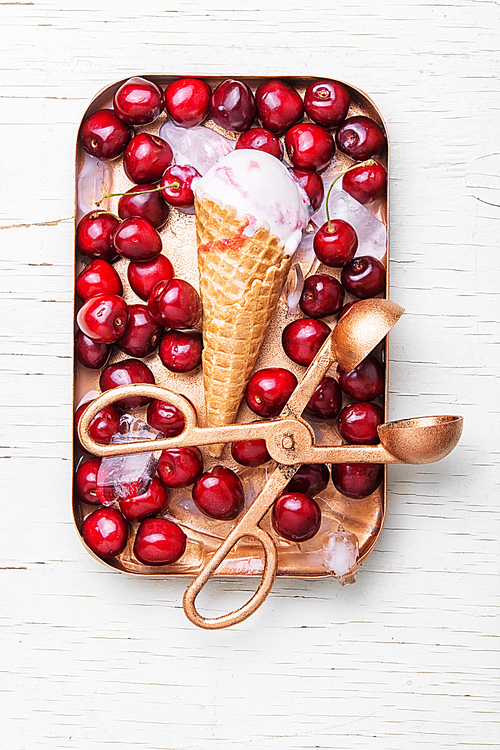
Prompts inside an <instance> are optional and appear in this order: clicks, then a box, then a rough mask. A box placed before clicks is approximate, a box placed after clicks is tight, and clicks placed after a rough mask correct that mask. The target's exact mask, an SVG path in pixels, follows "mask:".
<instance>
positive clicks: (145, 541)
mask: <svg viewBox="0 0 500 750" xmlns="http://www.w3.org/2000/svg"><path fill="white" fill-rule="evenodd" d="M186 539H187V538H186V535H185V533H184V532H183V530H182V529H181V528H180V526H177V524H176V523H174V522H173V521H169V520H168V518H148V519H146V520H145V521H143V522H142V523H141V525H140V526H139V529H138V530H137V535H136V537H135V542H134V555H135V556H136V557H137V559H138V560H139V562H142V563H144V565H169V564H170V563H174V562H176V560H178V559H179V558H180V557H182V555H183V554H184V551H185V549H186Z"/></svg>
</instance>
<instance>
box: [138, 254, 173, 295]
mask: <svg viewBox="0 0 500 750" xmlns="http://www.w3.org/2000/svg"><path fill="white" fill-rule="evenodd" d="M173 275H174V267H173V266H172V264H171V262H170V261H169V259H168V258H167V257H166V256H165V255H157V256H156V258H153V260H147V261H144V262H142V263H141V262H134V261H131V262H130V263H129V264H128V269H127V277H128V280H129V284H130V286H131V287H132V289H133V290H134V292H135V293H136V294H137V296H138V297H140V298H141V299H143V300H145V301H146V302H147V300H148V297H149V295H150V294H151V292H152V291H153V289H154V288H155V286H156V285H157V284H158V283H159V282H160V281H169V280H170V279H171V278H172V277H173Z"/></svg>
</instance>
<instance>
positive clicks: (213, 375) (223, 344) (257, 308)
mask: <svg viewBox="0 0 500 750" xmlns="http://www.w3.org/2000/svg"><path fill="white" fill-rule="evenodd" d="M195 209H196V235H197V242H198V268H199V272H200V294H201V301H202V306H203V347H204V348H203V382H204V387H205V402H206V410H207V411H206V414H207V416H206V421H207V426H208V427H219V426H223V425H227V424H231V423H233V422H234V421H235V419H236V415H237V412H238V408H239V406H240V403H241V400H242V398H243V395H244V392H245V388H246V385H247V383H248V380H249V378H250V375H251V373H252V370H253V368H254V366H255V363H256V361H257V357H258V355H259V350H260V347H261V345H262V342H263V341H264V337H265V335H266V331H267V329H268V326H269V323H270V321H271V318H272V316H273V314H274V311H275V309H276V305H277V303H278V299H279V297H280V293H281V290H282V288H283V284H284V283H285V280H286V277H287V275H288V271H289V268H290V260H291V258H290V256H286V255H285V253H284V246H283V243H282V242H281V240H280V239H279V238H278V237H276V236H275V235H273V234H271V232H270V231H269V229H266V228H263V227H261V228H259V229H257V230H256V232H255V233H254V234H253V235H252V236H251V237H247V236H245V235H244V234H243V231H244V230H245V228H246V227H247V225H248V220H247V219H240V218H238V217H237V216H236V210H235V209H234V208H232V207H231V206H224V207H222V206H221V205H220V204H218V203H216V202H215V201H212V200H210V199H208V198H203V199H202V200H199V199H198V198H196V200H195ZM223 447H224V446H223V445H216V446H215V445H214V446H211V450H210V452H211V453H212V455H214V456H220V454H221V453H222V450H223Z"/></svg>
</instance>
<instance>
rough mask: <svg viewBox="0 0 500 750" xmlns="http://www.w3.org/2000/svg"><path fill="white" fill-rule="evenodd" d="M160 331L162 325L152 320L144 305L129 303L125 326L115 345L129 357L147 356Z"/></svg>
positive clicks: (154, 347)
mask: <svg viewBox="0 0 500 750" xmlns="http://www.w3.org/2000/svg"><path fill="white" fill-rule="evenodd" d="M162 333H163V326H160V325H158V323H157V322H156V321H155V320H153V318H152V317H151V315H150V314H149V312H148V308H147V307H146V305H129V308H128V321H127V327H126V328H125V332H124V333H123V336H121V338H120V339H119V340H118V341H117V342H116V345H117V347H118V349H121V351H122V352H125V354H128V355H129V356H130V357H148V356H149V355H150V354H152V353H153V352H154V350H155V349H156V347H157V346H158V343H159V341H160V336H161V335H162Z"/></svg>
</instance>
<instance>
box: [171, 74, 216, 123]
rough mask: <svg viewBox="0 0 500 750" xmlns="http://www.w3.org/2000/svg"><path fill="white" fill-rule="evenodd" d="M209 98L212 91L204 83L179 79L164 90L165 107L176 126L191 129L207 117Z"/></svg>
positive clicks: (197, 80)
mask: <svg viewBox="0 0 500 750" xmlns="http://www.w3.org/2000/svg"><path fill="white" fill-rule="evenodd" d="M211 96H212V90H211V88H210V86H209V85H208V83H205V81H200V80H199V79H198V78H181V79H180V80H179V81H174V82H173V83H170V84H169V85H168V86H167V88H166V89H165V107H166V109H167V112H168V114H169V115H170V117H171V118H172V120H173V121H174V122H175V124H176V125H180V126H181V127H182V128H193V127H194V126H195V125H200V124H201V123H202V122H203V120H204V119H205V117H206V116H207V113H208V105H209V103H210V97H211Z"/></svg>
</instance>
